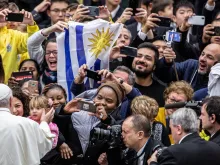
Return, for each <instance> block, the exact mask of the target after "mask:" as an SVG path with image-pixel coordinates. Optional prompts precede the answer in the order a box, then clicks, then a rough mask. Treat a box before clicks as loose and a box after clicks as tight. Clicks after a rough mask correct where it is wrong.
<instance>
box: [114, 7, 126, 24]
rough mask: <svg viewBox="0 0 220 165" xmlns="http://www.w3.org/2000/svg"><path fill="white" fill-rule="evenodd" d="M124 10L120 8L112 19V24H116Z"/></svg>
mask: <svg viewBox="0 0 220 165" xmlns="http://www.w3.org/2000/svg"><path fill="white" fill-rule="evenodd" d="M123 11H124V9H123V8H122V7H120V8H119V9H118V11H117V13H116V15H115V17H114V18H112V21H113V22H116V21H117V20H118V18H119V17H120V16H121V15H122V13H123Z"/></svg>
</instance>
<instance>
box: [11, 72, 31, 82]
mask: <svg viewBox="0 0 220 165" xmlns="http://www.w3.org/2000/svg"><path fill="white" fill-rule="evenodd" d="M11 76H12V77H14V78H15V80H16V81H21V80H23V79H26V78H30V79H31V78H33V72H32V71H24V72H12V75H11Z"/></svg>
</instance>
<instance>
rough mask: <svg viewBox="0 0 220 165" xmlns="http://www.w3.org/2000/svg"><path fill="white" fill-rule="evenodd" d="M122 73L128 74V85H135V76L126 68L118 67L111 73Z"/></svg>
mask: <svg viewBox="0 0 220 165" xmlns="http://www.w3.org/2000/svg"><path fill="white" fill-rule="evenodd" d="M117 70H118V71H122V72H125V73H127V74H128V84H129V85H134V83H135V74H134V73H133V72H132V71H131V70H130V69H129V68H128V67H126V66H123V65H122V66H118V67H117V68H116V69H115V70H114V71H113V72H115V71H117Z"/></svg>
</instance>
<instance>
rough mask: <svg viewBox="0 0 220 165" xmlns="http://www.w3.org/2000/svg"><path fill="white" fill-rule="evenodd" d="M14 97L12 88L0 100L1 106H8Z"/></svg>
mask: <svg viewBox="0 0 220 165" xmlns="http://www.w3.org/2000/svg"><path fill="white" fill-rule="evenodd" d="M11 97H12V91H11V90H10V92H9V94H8V95H7V96H6V97H5V98H3V99H2V100H0V107H1V108H7V107H9V105H10V98H11Z"/></svg>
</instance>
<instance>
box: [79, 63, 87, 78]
mask: <svg viewBox="0 0 220 165" xmlns="http://www.w3.org/2000/svg"><path fill="white" fill-rule="evenodd" d="M86 69H88V67H87V65H86V64H83V65H82V66H81V67H80V68H79V72H78V75H79V76H80V77H83V78H84V77H85V76H86Z"/></svg>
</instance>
